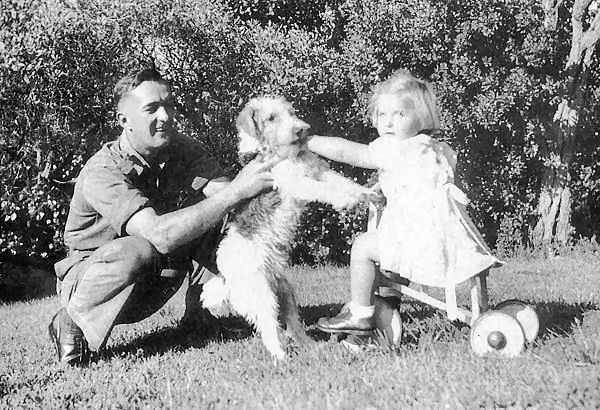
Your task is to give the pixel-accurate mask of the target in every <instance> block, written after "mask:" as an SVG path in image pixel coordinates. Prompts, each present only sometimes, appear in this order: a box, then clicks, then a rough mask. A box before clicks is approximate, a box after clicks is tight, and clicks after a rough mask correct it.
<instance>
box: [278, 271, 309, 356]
mask: <svg viewBox="0 0 600 410" xmlns="http://www.w3.org/2000/svg"><path fill="white" fill-rule="evenodd" d="M277 285H278V289H277V297H278V299H279V309H280V311H279V317H280V318H281V321H282V322H283V324H284V325H285V327H286V328H285V330H286V333H287V335H288V336H289V337H291V338H292V339H293V340H294V341H295V342H296V343H298V344H299V345H308V344H311V343H314V341H313V340H312V339H311V338H310V337H308V336H307V334H306V332H305V330H304V325H303V324H302V322H301V321H300V314H299V313H298V303H297V302H296V297H295V296H294V290H293V289H292V285H291V284H290V282H288V280H287V279H286V278H284V277H280V278H279V280H278V283H277Z"/></svg>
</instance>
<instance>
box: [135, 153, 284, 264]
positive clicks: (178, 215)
mask: <svg viewBox="0 0 600 410" xmlns="http://www.w3.org/2000/svg"><path fill="white" fill-rule="evenodd" d="M272 166H273V163H264V164H261V163H259V162H257V161H252V162H250V163H249V164H248V165H246V166H245V167H244V168H243V169H242V170H241V171H240V173H239V174H238V175H237V176H236V177H235V178H234V179H233V181H231V182H230V183H229V184H227V185H226V186H221V187H220V188H221V189H220V190H217V191H216V192H214V193H212V194H213V195H212V196H209V197H208V198H206V199H204V200H203V201H200V202H198V203H196V204H194V205H191V206H189V207H186V208H182V209H178V210H176V211H173V212H169V213H167V214H164V215H157V214H156V212H155V211H154V209H152V208H149V207H146V208H143V209H141V210H140V211H138V212H136V213H135V214H134V215H133V216H132V217H131V218H130V219H129V221H128V222H127V225H126V227H125V229H126V232H127V233H128V234H129V235H132V236H138V237H142V238H145V239H147V240H148V241H149V242H150V243H152V245H154V247H155V248H156V249H157V250H158V251H159V252H160V253H169V252H171V251H173V250H174V249H176V248H178V247H180V246H182V245H185V244H187V243H189V242H191V241H192V240H194V239H196V238H198V237H199V236H201V235H202V234H203V233H205V232H206V231H208V230H209V229H210V228H211V227H212V226H214V225H215V224H217V223H218V222H219V221H221V219H222V218H223V217H224V216H225V214H226V213H227V212H228V211H229V210H230V209H231V208H233V207H234V206H236V205H237V204H238V203H239V202H240V201H242V200H244V199H247V198H251V197H253V196H255V195H257V194H258V193H260V192H262V191H264V190H266V189H270V188H271V187H272V186H273V179H272V177H271V173H270V172H269V169H270V168H271V167H272Z"/></svg>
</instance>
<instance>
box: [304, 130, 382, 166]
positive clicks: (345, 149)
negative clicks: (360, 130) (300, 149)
mask: <svg viewBox="0 0 600 410" xmlns="http://www.w3.org/2000/svg"><path fill="white" fill-rule="evenodd" d="M308 149H310V150H311V151H312V152H314V153H316V154H319V155H321V156H323V157H325V158H328V159H331V160H333V161H337V162H343V163H346V164H350V165H354V166H355V167H361V168H370V169H374V168H376V166H375V165H374V164H373V161H372V160H371V154H370V153H369V146H368V145H366V144H360V143H358V142H353V141H349V140H347V139H344V138H338V137H323V136H319V135H314V136H312V137H311V138H310V139H309V140H308Z"/></svg>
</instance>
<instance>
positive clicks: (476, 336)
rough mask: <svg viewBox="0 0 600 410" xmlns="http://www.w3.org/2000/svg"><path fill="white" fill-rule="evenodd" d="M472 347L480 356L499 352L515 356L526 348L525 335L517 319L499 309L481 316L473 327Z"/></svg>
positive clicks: (507, 355)
mask: <svg viewBox="0 0 600 410" xmlns="http://www.w3.org/2000/svg"><path fill="white" fill-rule="evenodd" d="M470 339H471V348H472V349H473V351H474V352H475V354H477V355H478V356H484V355H485V354H487V353H492V352H495V353H498V354H500V355H502V356H506V357H515V356H518V355H519V353H521V352H522V351H523V349H524V348H525V335H524V333H523V329H522V328H521V325H520V324H519V322H518V321H517V319H515V318H513V317H512V316H510V315H508V314H506V313H504V312H497V311H488V312H486V313H484V314H483V315H481V316H479V317H478V318H477V320H475V322H474V323H473V326H472V327H471V337H470Z"/></svg>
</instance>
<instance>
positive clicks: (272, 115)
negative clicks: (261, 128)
mask: <svg viewBox="0 0 600 410" xmlns="http://www.w3.org/2000/svg"><path fill="white" fill-rule="evenodd" d="M267 121H275V114H271V115H269V118H267Z"/></svg>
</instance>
